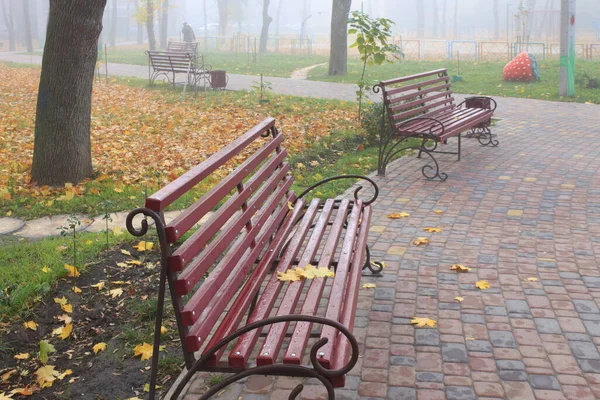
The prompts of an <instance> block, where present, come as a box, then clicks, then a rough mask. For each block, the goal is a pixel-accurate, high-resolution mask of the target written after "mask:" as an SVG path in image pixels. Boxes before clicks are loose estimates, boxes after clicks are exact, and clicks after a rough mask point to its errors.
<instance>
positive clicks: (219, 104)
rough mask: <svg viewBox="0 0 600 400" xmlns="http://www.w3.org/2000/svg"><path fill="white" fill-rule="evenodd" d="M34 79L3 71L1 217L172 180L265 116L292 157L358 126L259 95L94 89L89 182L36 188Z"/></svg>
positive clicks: (322, 110)
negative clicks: (103, 186)
mask: <svg viewBox="0 0 600 400" xmlns="http://www.w3.org/2000/svg"><path fill="white" fill-rule="evenodd" d="M39 72H40V70H39V69H29V68H10V67H8V66H6V65H1V64H0V75H2V77H3V78H2V79H1V80H0V205H2V206H3V208H2V209H3V210H4V211H5V213H6V211H12V212H14V213H16V214H18V213H20V210H19V207H21V206H22V207H26V208H31V207H41V206H42V205H45V206H48V207H50V208H51V206H52V204H53V203H54V201H55V200H63V201H64V200H69V199H70V198H71V199H72V197H81V196H85V195H89V194H90V193H91V195H96V196H98V195H99V193H98V191H99V190H100V189H98V187H97V185H95V184H97V183H99V182H102V181H111V183H112V184H113V185H114V186H116V189H115V190H117V191H118V190H123V189H124V188H125V190H126V189H127V188H129V187H131V185H132V184H133V185H148V186H151V187H152V188H154V187H156V186H157V181H159V182H160V183H161V184H164V182H165V181H168V180H172V179H174V178H175V177H177V176H179V175H180V174H181V173H183V172H184V171H185V170H187V169H189V168H190V167H192V166H194V165H195V164H197V163H198V162H200V161H202V160H204V159H205V158H206V157H207V156H209V155H210V154H212V153H214V152H215V151H217V150H218V149H220V148H222V147H224V146H225V145H226V144H228V143H230V142H231V141H232V140H233V139H235V138H236V137H238V136H239V135H241V134H242V133H243V132H245V130H247V129H248V128H250V127H252V126H253V125H254V124H256V123H258V122H260V121H261V120H263V119H264V118H266V117H267V116H273V117H275V118H276V119H277V120H278V126H279V127H280V130H281V131H282V132H283V133H284V135H285V137H286V142H285V143H286V147H287V148H288V149H289V152H290V154H292V155H293V154H297V153H299V152H301V151H302V150H303V149H305V148H306V147H307V145H309V144H310V143H313V142H314V141H315V139H318V138H319V137H322V136H327V135H329V133H330V132H332V131H334V130H339V129H347V128H350V127H353V126H355V125H356V120H355V118H356V113H355V109H354V106H353V105H351V104H345V103H342V102H325V101H320V100H315V99H304V98H291V97H284V96H274V95H272V96H271V103H270V104H267V105H259V104H258V98H257V94H256V93H245V92H244V93H240V92H208V93H206V94H204V93H202V94H200V95H199V96H198V97H196V98H194V97H193V96H190V95H188V96H187V97H185V98H183V96H182V94H181V92H180V90H177V91H171V90H150V89H147V88H140V87H135V86H134V85H127V84H118V83H114V82H111V83H108V84H107V83H103V82H96V83H95V85H94V94H93V101H92V129H91V138H92V158H93V165H94V170H95V177H94V179H92V180H90V181H86V182H83V183H82V184H80V185H77V186H76V187H73V188H66V189H65V188H59V189H52V188H48V187H38V186H36V185H34V184H32V183H31V178H30V175H29V172H30V169H31V160H32V155H33V137H34V123H35V108H36V101H37V89H38V83H39ZM242 158H243V155H242V157H240V160H241V159H242ZM65 194H66V196H67V197H66V198H65V197H64V196H65ZM105 197H106V196H105ZM68 208H69V207H66V209H68ZM71 208H72V207H71ZM48 213H51V212H48ZM21 214H22V213H21ZM40 214H42V215H43V214H44V213H43V212H41V211H40V212H38V213H37V215H40Z"/></svg>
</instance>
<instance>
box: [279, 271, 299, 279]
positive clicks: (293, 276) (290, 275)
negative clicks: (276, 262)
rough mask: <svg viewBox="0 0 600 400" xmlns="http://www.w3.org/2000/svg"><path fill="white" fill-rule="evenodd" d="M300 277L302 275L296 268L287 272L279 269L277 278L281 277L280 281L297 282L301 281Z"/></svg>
mask: <svg viewBox="0 0 600 400" xmlns="http://www.w3.org/2000/svg"><path fill="white" fill-rule="evenodd" d="M300 278H301V277H300V275H298V273H297V272H296V271H294V270H288V271H286V272H279V271H277V279H279V280H280V281H289V282H295V281H299V280H300Z"/></svg>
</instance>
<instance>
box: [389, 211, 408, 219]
mask: <svg viewBox="0 0 600 400" xmlns="http://www.w3.org/2000/svg"><path fill="white" fill-rule="evenodd" d="M387 217H388V218H389V219H400V218H408V217H410V214H409V213H406V212H400V213H392V214H388V216H387Z"/></svg>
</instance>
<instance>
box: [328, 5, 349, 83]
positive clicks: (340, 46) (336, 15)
mask: <svg viewBox="0 0 600 400" xmlns="http://www.w3.org/2000/svg"><path fill="white" fill-rule="evenodd" d="M351 4H352V0H333V8H332V12H331V49H330V50H329V73H328V74H329V76H333V75H346V73H347V72H348V14H349V13H350V5H351Z"/></svg>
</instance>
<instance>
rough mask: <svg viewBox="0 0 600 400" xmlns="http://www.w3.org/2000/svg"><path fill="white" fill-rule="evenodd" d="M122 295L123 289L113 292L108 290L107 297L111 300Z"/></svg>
mask: <svg viewBox="0 0 600 400" xmlns="http://www.w3.org/2000/svg"><path fill="white" fill-rule="evenodd" d="M122 294H123V289H121V288H116V289H113V290H109V291H108V294H107V296H111V297H112V298H113V299H114V298H117V297H119V296H121V295H122Z"/></svg>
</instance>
